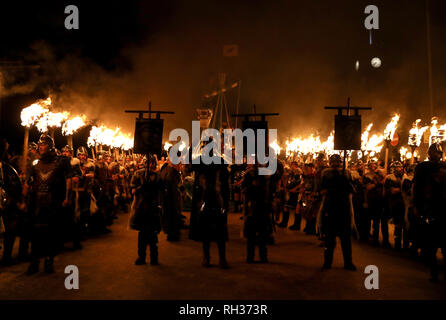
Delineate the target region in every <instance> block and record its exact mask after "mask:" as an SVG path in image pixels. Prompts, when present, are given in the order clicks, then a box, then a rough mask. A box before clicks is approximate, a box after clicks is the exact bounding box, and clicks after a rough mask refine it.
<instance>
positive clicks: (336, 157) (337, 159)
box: [328, 154, 342, 163]
mask: <svg viewBox="0 0 446 320" xmlns="http://www.w3.org/2000/svg"><path fill="white" fill-rule="evenodd" d="M328 161H329V162H330V163H334V162H342V158H341V156H340V155H339V154H332V155H331V156H330V158H329V160H328Z"/></svg>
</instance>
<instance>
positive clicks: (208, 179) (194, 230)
mask: <svg viewBox="0 0 446 320" xmlns="http://www.w3.org/2000/svg"><path fill="white" fill-rule="evenodd" d="M193 170H194V172H195V181H194V193H193V198H192V207H193V208H192V211H191V219H190V229H189V232H190V233H189V238H191V239H192V240H195V241H200V242H202V243H203V263H202V265H203V267H210V265H211V264H210V259H211V257H210V246H211V242H216V243H217V246H218V254H219V259H220V261H219V265H220V267H221V268H223V269H227V268H228V267H229V266H228V263H227V261H226V241H227V240H228V223H227V220H228V217H227V210H228V206H229V172H228V169H227V165H226V164H211V165H205V164H201V165H195V166H194V168H193Z"/></svg>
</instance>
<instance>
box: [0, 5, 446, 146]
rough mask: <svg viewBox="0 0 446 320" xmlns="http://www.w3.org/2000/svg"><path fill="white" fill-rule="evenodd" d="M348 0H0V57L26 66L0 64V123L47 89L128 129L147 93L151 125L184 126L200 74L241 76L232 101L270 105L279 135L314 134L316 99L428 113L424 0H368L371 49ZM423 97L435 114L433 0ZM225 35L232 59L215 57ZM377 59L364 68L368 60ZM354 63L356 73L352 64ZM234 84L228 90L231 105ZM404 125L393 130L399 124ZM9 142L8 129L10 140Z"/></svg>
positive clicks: (439, 26)
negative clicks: (70, 23)
mask: <svg viewBox="0 0 446 320" xmlns="http://www.w3.org/2000/svg"><path fill="white" fill-rule="evenodd" d="M69 4H74V5H77V6H78V8H79V11H80V30H66V29H65V28H64V19H65V16H66V15H65V14H64V8H65V5H69ZM368 4H371V2H370V1H362V0H341V1H325V0H317V1H315V0H306V1H272V0H269V1H262V0H256V1H242V0H239V1H230V0H226V1H217V0H207V1H192V0H188V1H169V0H166V1H70V2H65V1H58V2H57V3H56V2H45V1H39V2H35V1H33V2H29V3H28V2H22V1H15V2H12V3H8V4H6V3H5V2H2V3H1V4H0V30H1V39H2V40H1V47H0V60H1V61H11V60H14V61H17V60H18V61H22V62H24V63H26V64H27V65H35V64H38V65H40V68H39V69H32V68H20V69H17V68H16V69H3V70H2V82H3V86H2V88H1V90H2V91H1V96H2V107H3V108H2V129H3V131H4V132H5V131H6V132H8V133H9V134H11V132H14V136H21V135H22V134H21V131H20V130H21V128H20V126H19V121H18V118H19V111H20V109H21V108H22V107H23V106H24V105H27V104H29V103H31V102H33V101H34V100H35V99H37V98H39V97H43V96H45V95H46V94H47V93H48V92H52V93H54V94H56V96H57V105H58V106H60V107H63V108H65V109H70V110H72V111H74V112H85V113H87V114H88V116H89V118H97V119H100V120H102V121H103V122H104V123H105V124H108V125H119V126H121V127H123V128H124V130H128V131H132V130H133V117H132V116H129V115H126V114H124V113H123V110H125V109H126V108H142V107H145V106H146V105H147V102H148V100H149V99H150V100H152V101H153V104H154V105H155V106H159V108H161V109H163V110H168V109H169V110H173V111H175V112H176V115H175V116H166V124H165V135H167V133H168V132H169V131H170V130H171V129H173V128H176V127H182V128H186V129H189V128H190V126H191V122H190V121H191V120H193V119H195V117H196V114H195V109H196V108H197V107H200V106H201V105H202V104H203V100H202V98H201V97H202V95H203V94H204V93H206V92H209V90H210V89H211V88H212V85H211V83H212V82H211V81H212V80H215V79H216V75H217V74H218V73H219V72H226V73H227V77H228V82H229V81H232V80H239V79H240V80H241V83H242V86H241V90H240V111H242V112H243V111H252V106H253V105H254V104H256V106H257V110H258V111H259V112H262V111H265V112H280V117H277V118H276V119H271V122H270V127H272V128H278V129H279V138H281V139H285V138H286V137H288V136H294V135H297V134H306V133H308V132H315V131H320V132H321V134H323V135H326V134H328V132H329V131H330V130H331V128H332V125H333V120H332V116H333V113H330V112H328V111H324V110H323V107H324V106H326V105H340V104H345V103H346V100H347V97H348V96H350V97H351V99H352V103H353V104H354V105H361V106H371V107H373V108H374V109H373V111H372V112H365V113H364V125H366V123H365V122H367V123H368V122H369V121H375V122H377V123H376V127H377V128H378V129H380V130H382V129H383V128H381V127H383V126H384V124H383V122H385V121H387V120H388V119H390V116H391V114H392V113H393V112H402V113H403V117H402V121H403V122H404V121H405V122H407V123H408V125H410V123H411V122H412V121H413V120H415V119H416V118H418V117H421V118H423V120H424V121H428V120H429V114H428V113H427V112H428V110H429V103H428V95H427V93H428V90H427V59H426V29H425V26H426V24H425V1H424V0H387V1H373V4H374V5H376V6H378V8H379V10H380V30H377V31H373V34H372V36H373V45H372V46H370V45H369V32H368V31H367V30H365V28H364V19H365V17H366V15H365V14H364V8H365V7H366V5H368ZM430 7H431V9H430V12H431V37H432V63H433V80H434V102H435V107H436V111H437V112H436V113H437V114H438V115H440V116H446V114H445V110H446V93H445V90H443V88H444V86H445V81H446V80H445V79H444V77H443V75H444V74H445V72H446V62H445V60H444V58H443V57H444V56H446V42H445V41H444V39H446V19H445V18H444V12H446V11H445V10H446V4H445V3H444V1H442V0H430ZM225 44H237V45H238V46H239V56H238V57H223V55H222V47H223V45H225ZM375 56H377V57H380V58H381V60H382V66H381V68H379V69H373V68H372V67H371V66H370V60H371V58H373V57H375ZM356 60H359V62H360V68H359V71H355V69H354V65H355V61H356ZM236 97H237V91H236V90H234V91H233V92H231V93H229V94H228V102H229V104H230V107H231V108H234V106H235V101H236ZM408 125H407V126H406V127H407V128H408ZM19 140H20V139H19Z"/></svg>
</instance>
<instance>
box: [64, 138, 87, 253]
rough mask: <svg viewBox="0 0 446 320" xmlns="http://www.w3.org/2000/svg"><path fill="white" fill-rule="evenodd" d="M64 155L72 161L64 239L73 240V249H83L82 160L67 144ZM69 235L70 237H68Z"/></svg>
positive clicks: (65, 213) (65, 211)
mask: <svg viewBox="0 0 446 320" xmlns="http://www.w3.org/2000/svg"><path fill="white" fill-rule="evenodd" d="M62 156H64V157H66V158H67V159H68V161H70V165H71V171H72V175H71V192H70V205H69V206H67V207H66V208H64V211H63V214H64V218H63V220H64V221H63V226H62V228H61V230H60V231H61V233H62V235H64V234H66V235H65V237H63V236H62V239H63V240H64V241H72V242H73V250H80V249H82V245H81V229H82V228H81V226H82V225H81V223H80V209H79V201H78V200H79V199H78V198H79V196H78V189H79V179H80V177H81V176H82V171H81V169H80V165H79V164H80V161H79V159H78V158H75V157H73V148H72V147H71V146H69V145H66V146H64V147H63V148H62ZM67 236H68V238H67Z"/></svg>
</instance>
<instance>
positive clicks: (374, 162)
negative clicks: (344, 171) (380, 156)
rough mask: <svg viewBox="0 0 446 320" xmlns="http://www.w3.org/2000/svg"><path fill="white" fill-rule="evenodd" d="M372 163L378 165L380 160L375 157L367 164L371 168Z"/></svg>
mask: <svg viewBox="0 0 446 320" xmlns="http://www.w3.org/2000/svg"><path fill="white" fill-rule="evenodd" d="M372 165H376V166H377V167H378V161H376V160H375V159H372V160H370V161H369V163H368V164H367V166H368V167H369V168H370V167H371V166H372Z"/></svg>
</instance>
